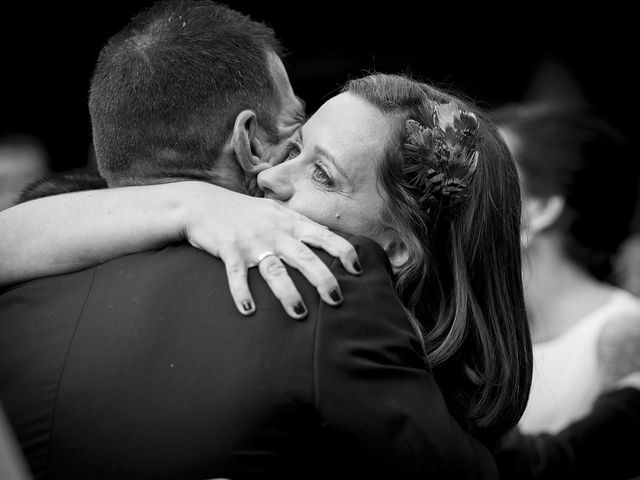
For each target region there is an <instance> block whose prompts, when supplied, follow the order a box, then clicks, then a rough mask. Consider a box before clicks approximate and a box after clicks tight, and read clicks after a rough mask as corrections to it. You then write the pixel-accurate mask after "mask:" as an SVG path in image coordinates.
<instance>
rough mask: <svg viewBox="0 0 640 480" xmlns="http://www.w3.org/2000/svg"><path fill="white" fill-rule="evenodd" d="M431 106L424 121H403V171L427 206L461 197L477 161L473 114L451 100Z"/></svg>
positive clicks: (475, 124) (475, 126) (476, 131)
mask: <svg viewBox="0 0 640 480" xmlns="http://www.w3.org/2000/svg"><path fill="white" fill-rule="evenodd" d="M432 106H433V115H432V116H431V117H430V118H429V120H430V122H428V124H427V125H423V124H421V123H420V122H418V121H416V120H413V119H409V120H407V121H406V123H405V130H406V134H407V138H406V142H405V153H406V156H407V160H409V161H408V162H407V165H406V167H405V173H406V174H407V176H408V178H410V180H409V182H410V184H411V186H412V187H413V188H414V189H416V191H418V192H420V201H421V202H423V203H424V202H426V204H427V206H428V207H431V206H432V205H434V204H440V203H442V201H443V200H446V201H447V203H449V204H450V203H452V202H454V201H456V200H458V199H459V198H461V197H462V195H461V193H462V192H463V191H464V190H465V188H466V187H467V186H468V185H469V182H470V180H471V178H472V176H473V173H474V172H475V170H476V167H477V165H478V150H477V148H476V143H477V134H478V119H477V118H476V116H475V115H474V114H473V113H471V112H467V111H464V110H460V109H459V108H458V107H456V106H455V105H454V104H453V103H445V104H435V103H432Z"/></svg>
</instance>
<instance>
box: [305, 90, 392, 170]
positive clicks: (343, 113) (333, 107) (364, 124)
mask: <svg viewBox="0 0 640 480" xmlns="http://www.w3.org/2000/svg"><path fill="white" fill-rule="evenodd" d="M390 128H391V123H390V120H389V118H387V117H385V116H384V115H383V114H382V112H380V111H379V110H378V109H377V108H376V107H374V106H373V105H371V104H370V103H368V102H367V101H365V100H363V99H361V98H359V97H357V96H356V95H353V94H350V93H348V92H347V93H341V94H340V95H337V96H335V97H333V98H332V99H330V100H328V101H327V102H326V103H325V104H323V105H322V106H321V107H320V108H319V109H318V111H317V112H316V113H315V114H314V115H313V116H312V117H311V118H310V119H309V121H308V122H307V123H306V124H305V125H304V126H303V127H302V132H303V135H304V139H305V148H306V147H310V148H315V147H319V148H321V149H323V150H326V151H328V152H331V154H332V156H333V157H334V158H335V160H336V161H337V162H339V163H340V164H341V165H344V166H345V167H349V166H351V167H353V168H358V166H361V164H362V162H363V161H368V162H371V160H372V159H375V158H381V157H382V152H383V151H384V144H385V142H386V139H387V138H388V135H389V130H390Z"/></svg>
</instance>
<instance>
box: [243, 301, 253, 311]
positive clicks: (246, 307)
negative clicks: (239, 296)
mask: <svg viewBox="0 0 640 480" xmlns="http://www.w3.org/2000/svg"><path fill="white" fill-rule="evenodd" d="M242 309H243V310H244V311H245V312H248V311H250V310H251V302H250V301H249V300H245V301H244V302H242Z"/></svg>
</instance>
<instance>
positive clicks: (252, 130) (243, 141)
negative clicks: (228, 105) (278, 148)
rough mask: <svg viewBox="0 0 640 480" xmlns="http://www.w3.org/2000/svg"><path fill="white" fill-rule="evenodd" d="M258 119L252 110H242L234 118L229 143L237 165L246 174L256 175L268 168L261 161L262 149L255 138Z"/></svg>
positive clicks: (265, 163) (266, 164) (264, 162)
mask: <svg viewBox="0 0 640 480" xmlns="http://www.w3.org/2000/svg"><path fill="white" fill-rule="evenodd" d="M257 129H258V118H257V117H256V114H255V112H254V111H252V110H243V111H241V112H240V113H239V114H238V116H237V117H236V121H235V123H234V125H233V133H232V135H231V142H232V146H233V151H234V153H235V156H236V160H237V162H238V165H240V167H241V168H242V169H243V170H244V171H245V172H246V173H248V174H253V175H257V174H258V173H260V172H261V171H262V170H265V169H267V168H269V166H270V165H269V164H268V163H267V162H266V161H263V160H262V159H261V156H262V148H261V145H260V140H258V138H257V136H256V132H257Z"/></svg>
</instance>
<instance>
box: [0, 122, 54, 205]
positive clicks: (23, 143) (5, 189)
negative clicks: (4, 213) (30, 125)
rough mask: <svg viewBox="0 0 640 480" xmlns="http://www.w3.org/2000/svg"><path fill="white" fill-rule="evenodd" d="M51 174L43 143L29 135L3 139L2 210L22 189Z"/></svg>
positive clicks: (0, 158) (0, 171)
mask: <svg viewBox="0 0 640 480" xmlns="http://www.w3.org/2000/svg"><path fill="white" fill-rule="evenodd" d="M49 173H50V164H49V156H48V153H47V150H46V149H45V147H44V145H43V144H42V143H41V142H40V141H39V140H38V139H37V138H35V137H33V136H31V135H28V134H23V133H20V134H12V135H6V136H4V137H2V138H0V210H4V209H5V208H9V207H10V206H12V205H14V204H15V203H16V202H17V200H18V197H19V196H20V193H21V192H22V190H23V188H24V187H26V186H27V185H29V184H31V183H32V182H34V181H36V180H38V179H40V178H41V177H43V176H45V175H47V174H49Z"/></svg>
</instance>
